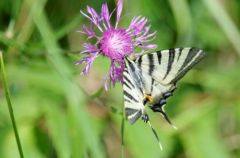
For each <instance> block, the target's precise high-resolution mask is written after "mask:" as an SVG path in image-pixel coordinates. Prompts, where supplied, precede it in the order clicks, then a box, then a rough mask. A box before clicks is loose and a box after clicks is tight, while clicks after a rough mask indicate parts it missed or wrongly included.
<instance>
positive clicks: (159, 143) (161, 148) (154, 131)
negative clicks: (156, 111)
mask: <svg viewBox="0 0 240 158" xmlns="http://www.w3.org/2000/svg"><path fill="white" fill-rule="evenodd" d="M148 125H149V126H150V127H151V129H152V131H153V133H154V135H155V137H156V139H157V141H158V145H159V147H160V150H163V147H162V144H161V142H160V140H159V137H158V135H157V132H156V130H155V129H154V128H153V126H152V125H151V123H150V121H149V120H148Z"/></svg>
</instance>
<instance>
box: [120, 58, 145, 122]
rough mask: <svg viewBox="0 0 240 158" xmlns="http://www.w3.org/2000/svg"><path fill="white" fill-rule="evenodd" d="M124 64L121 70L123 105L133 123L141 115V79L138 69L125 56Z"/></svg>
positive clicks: (142, 106) (142, 107)
mask: <svg viewBox="0 0 240 158" xmlns="http://www.w3.org/2000/svg"><path fill="white" fill-rule="evenodd" d="M125 65H126V66H125V69H124V72H123V95H124V107H125V114H126V117H127V118H128V120H129V122H130V123H131V124H133V123H134V122H135V121H136V120H137V119H138V118H139V117H140V116H141V115H142V112H143V109H144V105H143V102H142V100H143V90H142V86H141V85H142V81H141V77H140V76H141V74H139V72H138V71H139V69H138V68H137V67H136V64H135V63H134V62H133V61H131V60H130V59H128V58H126V59H125Z"/></svg>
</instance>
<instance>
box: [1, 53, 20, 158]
mask: <svg viewBox="0 0 240 158" xmlns="http://www.w3.org/2000/svg"><path fill="white" fill-rule="evenodd" d="M0 62H1V64H0V66H1V70H2V79H3V87H4V92H5V97H6V100H7V105H8V110H9V113H10V117H11V121H12V126H13V130H14V134H15V138H16V141H17V146H18V151H19V154H20V157H21V158H24V156H23V151H22V146H21V143H20V139H19V135H18V130H17V126H16V122H15V118H14V114H13V108H12V103H11V99H10V94H9V88H8V84H7V80H6V75H5V68H4V62H3V56H2V52H1V51H0Z"/></svg>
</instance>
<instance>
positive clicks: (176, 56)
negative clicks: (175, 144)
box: [123, 48, 205, 149]
mask: <svg viewBox="0 0 240 158" xmlns="http://www.w3.org/2000/svg"><path fill="white" fill-rule="evenodd" d="M204 55H205V53H204V52H203V51H202V50H200V49H196V48H176V49H169V50H163V51H157V52H155V53H150V54H145V55H142V56H139V57H138V58H136V59H130V58H129V57H125V59H124V61H125V68H124V72H123V94H124V107H125V114H126V117H127V119H128V120H129V122H130V123H131V124H133V123H135V122H136V121H137V120H138V118H140V117H142V120H143V121H144V122H146V123H148V124H149V126H150V127H151V129H152V131H153V133H154V135H155V137H156V138H157V140H158V143H159V146H160V148H161V149H162V146H161V144H160V141H159V138H158V136H157V133H156V131H155V130H154V128H153V127H152V125H151V123H150V121H149V116H148V115H147V113H146V112H145V105H149V107H150V109H152V110H153V111H154V112H159V113H160V114H162V116H163V118H164V119H165V120H166V121H167V122H168V123H169V124H171V125H172V126H173V127H174V128H175V126H174V125H173V124H172V122H171V121H170V119H169V118H168V116H167V114H166V113H165V111H164V106H165V105H166V103H167V98H169V97H170V96H172V95H173V92H174V90H175V89H176V84H177V82H178V81H179V80H180V79H181V78H182V77H183V76H184V75H185V74H186V73H187V72H188V71H189V70H190V69H191V68H192V67H193V66H194V65H196V64H197V63H198V62H199V61H200V60H201V59H202V58H203V57H204Z"/></svg>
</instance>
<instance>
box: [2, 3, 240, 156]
mask: <svg viewBox="0 0 240 158" xmlns="http://www.w3.org/2000/svg"><path fill="white" fill-rule="evenodd" d="M103 2H104V1H103V0H94V1H87V0H79V1H76V0H70V1H63V0H62V1H61V0H58V1H53V0H48V1H47V0H22V1H20V0H12V1H8V0H2V1H0V50H2V52H3V57H4V60H5V64H6V65H5V67H6V74H7V79H8V83H9V87H10V95H11V101H12V106H13V110H14V116H15V118H16V123H17V127H18V131H19V136H20V139H21V143H22V147H23V152H24V155H25V157H34V158H35V157H36V158H38V157H39V158H44V157H59V158H68V157H72V158H79V157H86V158H91V157H92V158H98V157H99V158H103V157H120V156H121V155H122V157H126V158H131V157H136V158H146V157H156V158H157V157H191V158H202V157H204V158H214V157H216V158H226V157H240V126H239V124H240V97H239V94H240V73H239V66H240V61H239V55H240V33H239V28H240V23H239V21H240V16H239V15H240V14H239V13H240V12H239V6H240V5H239V4H240V1H239V0H232V1H227V0H223V1H217V0H211V1H210V0H201V1H196V0H189V1H187V0H168V1H167V0H125V1H124V2H125V3H124V10H123V18H122V21H121V26H127V25H128V24H129V22H130V20H131V18H132V17H133V16H136V15H143V16H146V17H147V18H148V19H149V20H150V23H151V24H152V30H156V31H157V38H156V39H155V41H154V42H155V43H156V44H158V49H166V48H173V47H187V46H188V47H189V46H195V47H199V48H202V49H204V50H205V51H206V54H207V56H206V58H205V59H204V60H203V61H202V62H201V63H200V64H199V65H198V66H197V68H195V69H194V70H192V71H191V72H190V73H189V74H188V75H186V77H184V79H183V80H182V81H181V82H180V84H179V85H178V89H177V90H176V92H175V93H174V96H173V97H171V98H170V99H169V101H168V103H167V106H166V111H167V113H168V114H169V116H170V118H171V120H172V121H173V122H174V123H175V125H176V126H177V127H178V130H174V129H173V128H171V127H170V126H169V125H168V124H167V123H166V122H165V121H164V120H163V119H162V117H161V116H160V115H159V114H157V113H153V112H151V111H150V110H148V112H149V114H150V117H151V119H152V124H153V126H154V127H155V128H156V130H157V133H158V135H159V137H160V140H161V142H162V145H163V148H164V150H163V151H160V150H159V147H158V144H157V142H156V140H155V138H154V135H153V134H152V131H151V129H150V128H149V127H148V125H146V124H145V123H144V122H142V121H137V123H136V124H134V125H130V124H129V123H128V122H125V126H124V127H123V126H121V124H122V114H123V113H122V107H123V99H122V89H121V85H120V84H117V85H116V86H115V87H114V88H111V89H110V90H109V91H108V92H105V91H104V90H103V89H102V86H103V78H104V76H105V73H106V72H107V71H108V70H109V61H107V60H106V59H105V58H103V57H100V58H98V59H97V60H96V62H95V63H94V65H93V67H92V69H91V71H90V73H89V74H88V75H87V76H80V72H81V69H82V66H75V65H74V62H75V61H77V60H79V59H81V58H82V57H83V56H79V55H78V53H76V52H79V50H80V49H81V47H80V45H81V43H83V42H84V40H86V38H85V37H84V36H83V35H81V34H80V33H77V32H76V31H77V30H80V29H81V26H82V25H83V23H85V22H86V19H85V18H83V16H82V15H81V14H80V13H79V10H80V9H81V10H85V8H86V5H91V6H93V7H94V8H96V9H97V10H98V11H100V9H101V4H102V3H103ZM107 2H108V4H109V7H110V8H111V9H113V8H115V2H116V1H113V0H111V1H110V0H108V1H107ZM0 87H1V89H0V90H1V96H0V140H1V141H0V157H3V158H5V157H6V158H15V157H19V153H18V148H17V144H16V140H15V136H14V132H13V128H12V125H11V119H10V115H9V113H8V109H7V103H6V101H5V96H4V90H3V80H2V78H1V80H0ZM123 128H124V132H123V131H122V129H123ZM122 135H124V139H122V138H121V136H122ZM122 141H123V142H122ZM122 143H123V144H124V147H123V148H122V147H121V146H122Z"/></svg>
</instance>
